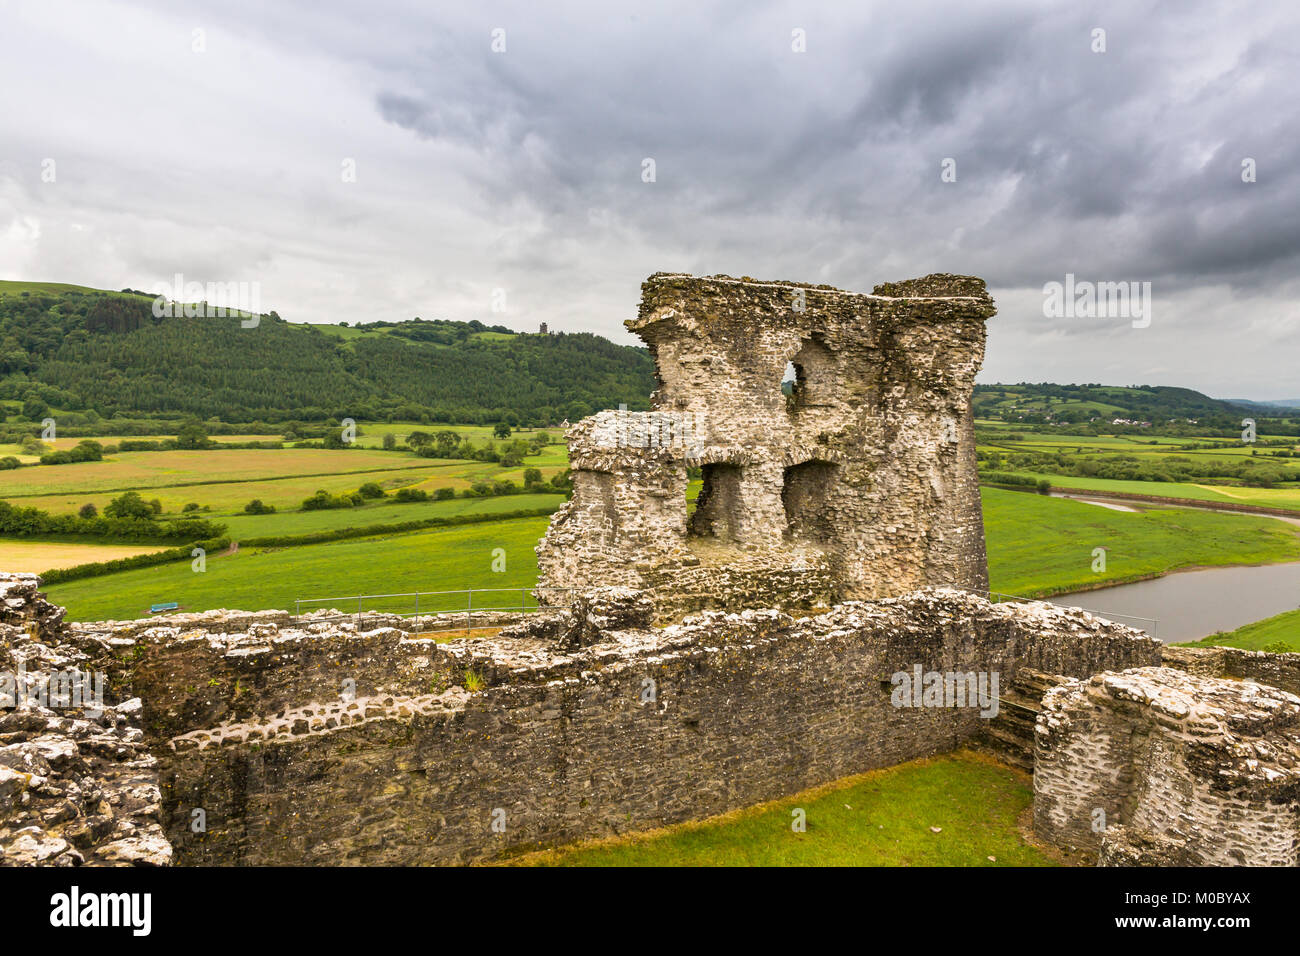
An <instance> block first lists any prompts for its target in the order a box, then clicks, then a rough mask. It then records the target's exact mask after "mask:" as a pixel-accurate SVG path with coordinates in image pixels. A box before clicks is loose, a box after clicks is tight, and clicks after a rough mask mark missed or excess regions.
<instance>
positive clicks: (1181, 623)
mask: <svg viewBox="0 0 1300 956" xmlns="http://www.w3.org/2000/svg"><path fill="white" fill-rule="evenodd" d="M1057 496H1059V497H1070V498H1075V499H1076V500H1080V501H1086V502H1087V503H1088V504H1095V505H1099V506H1101V507H1103V508H1112V509H1115V510H1121V511H1137V510H1145V508H1146V507H1149V506H1145V505H1140V506H1139V507H1137V508H1135V507H1134V503H1133V502H1130V501H1123V500H1116V499H1109V500H1106V499H1104V498H1103V497H1102V496H1100V495H1098V496H1095V497H1094V496H1089V497H1087V498H1084V497H1082V496H1076V495H1068V496H1067V495H1060V494H1059V493H1058V495H1057ZM1177 507H1194V506H1192V505H1179V506H1177ZM1199 510H1214V509H1199ZM1219 514H1249V512H1240V511H1236V512H1224V511H1220V512H1219ZM1253 517H1261V516H1259V515H1253ZM1262 517H1271V516H1268V515H1264V516H1262ZM1276 520H1278V521H1285V522H1287V523H1288V524H1297V525H1300V519H1297V518H1280V517H1279V518H1277V519H1276ZM1047 600H1049V601H1051V603H1053V604H1060V605H1062V606H1064V607H1081V608H1084V609H1085V610H1088V611H1094V612H1096V613H1097V614H1098V615H1099V616H1101V617H1107V616H1112V617H1113V618H1114V620H1116V621H1118V622H1120V623H1122V624H1129V625H1131V626H1133V627H1139V628H1142V629H1143V630H1145V631H1146V632H1147V633H1148V634H1150V635H1151V636H1152V637H1154V638H1156V639H1158V640H1160V641H1164V642H1165V643H1167V644H1176V643H1178V642H1180V641H1195V640H1199V639H1200V638H1202V637H1208V636H1209V635H1211V634H1213V633H1215V632H1216V631H1231V630H1235V629H1236V628H1238V627H1241V626H1242V625H1243V624H1250V623H1251V622H1253V621H1258V620H1260V619H1262V618H1266V617H1272V616H1273V615H1274V614H1281V613H1282V612H1283V611H1293V610H1295V609H1297V608H1300V561H1291V562H1287V563H1285V564H1260V565H1236V566H1232V567H1225V568H1203V569H1200V570H1196V571H1178V572H1175V573H1173V574H1167V575H1165V576H1164V577H1162V578H1153V579H1151V580H1149V581H1137V582H1135V583H1133V584H1117V585H1115V586H1113V587H1108V588H1100V589H1098V590H1096V591H1076V592H1074V593H1073V594H1058V595H1057V596H1056V597H1053V598H1048V599H1047Z"/></svg>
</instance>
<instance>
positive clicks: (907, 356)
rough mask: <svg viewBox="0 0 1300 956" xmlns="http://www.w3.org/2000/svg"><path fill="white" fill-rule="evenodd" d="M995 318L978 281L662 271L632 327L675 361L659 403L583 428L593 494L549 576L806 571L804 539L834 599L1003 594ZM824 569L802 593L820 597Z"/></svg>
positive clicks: (557, 525) (572, 520)
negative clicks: (989, 418)
mask: <svg viewBox="0 0 1300 956" xmlns="http://www.w3.org/2000/svg"><path fill="white" fill-rule="evenodd" d="M993 312H994V309H993V303H992V299H991V298H990V297H989V296H988V294H987V292H986V291H985V288H984V283H983V282H982V281H981V280H979V279H975V278H971V277H966V276H947V275H935V276H928V277H926V278H924V279H917V280H912V281H910V282H904V283H893V284H889V285H885V286H879V287H877V289H876V290H875V292H874V293H873V294H871V295H865V294H859V293H850V292H844V291H841V290H838V289H832V288H830V287H827V286H811V285H805V284H799V283H793V282H757V281H754V280H750V279H732V278H728V277H726V276H715V277H712V278H695V277H691V276H684V275H672V274H664V273H659V274H656V275H654V276H651V277H650V278H649V279H648V280H647V281H646V282H645V283H644V285H643V286H642V300H641V308H640V312H639V314H638V316H637V318H636V319H633V320H629V321H628V323H627V325H628V327H629V328H630V329H632V330H633V331H635V332H636V333H637V334H638V335H640V336H641V337H642V338H643V339H644V340H645V342H646V344H647V345H648V346H649V348H650V350H651V352H652V353H653V355H654V357H655V364H656V369H657V375H658V382H659V385H658V388H657V390H656V392H655V394H654V396H653V398H652V402H653V406H654V411H652V412H648V413H627V412H603V413H600V414H599V415H596V416H593V417H592V418H589V419H585V420H584V421H583V422H580V423H579V424H578V425H577V426H575V427H574V428H573V429H571V430H570V433H569V436H568V438H569V446H570V456H571V464H572V467H573V476H574V495H573V499H572V500H571V501H570V502H568V503H567V504H566V505H565V506H564V507H563V508H562V509H561V510H560V511H559V512H557V513H556V515H555V516H554V517H553V519H552V522H551V527H550V530H549V531H548V533H547V536H546V538H545V539H544V540H543V542H542V543H541V545H539V547H538V562H539V568H540V570H541V580H542V583H543V584H545V585H550V586H553V587H566V588H578V589H581V588H586V587H591V586H602V585H622V586H632V587H638V586H643V585H644V584H645V578H646V575H647V574H648V573H653V572H655V571H661V572H664V573H667V572H671V571H672V570H673V569H675V568H688V567H692V566H696V565H700V564H703V565H705V566H711V567H721V566H726V565H727V564H729V563H731V562H732V561H741V560H743V561H744V562H747V563H749V564H750V565H753V564H756V563H762V562H766V563H767V564H768V565H769V566H770V567H771V568H773V569H784V571H785V572H786V573H787V575H792V576H797V575H795V571H794V570H793V568H794V567H797V568H799V569H815V568H816V566H817V564H818V563H819V562H817V561H815V560H814V561H810V560H806V559H803V560H799V561H797V562H795V564H794V565H792V564H791V560H790V548H791V546H792V545H795V546H803V547H805V548H811V549H815V550H817V551H820V552H821V553H822V555H823V560H822V562H821V563H823V564H824V565H825V571H824V572H820V573H822V574H823V576H825V575H829V580H830V581H831V583H832V584H833V593H832V594H831V595H830V598H831V600H832V601H834V600H843V599H866V598H876V597H886V596H890V595H896V594H901V593H904V592H906V591H909V590H912V589H914V588H916V587H921V586H925V585H928V584H955V585H959V586H964V587H971V588H976V589H982V588H986V587H987V570H986V560H985V554H984V537H983V525H982V518H981V514H980V506H979V488H978V481H977V476H976V470H975V460H974V454H975V452H974V448H975V445H974V427H973V421H972V418H971V414H970V394H971V389H972V387H973V385H974V379H975V374H976V372H977V371H978V369H979V366H980V362H981V361H982V358H983V351H984V323H985V320H986V319H987V318H988V317H989V316H991V315H992V314H993ZM787 363H793V365H794V366H795V371H796V380H795V385H794V391H793V394H792V395H791V396H788V397H787V396H786V395H784V394H783V393H782V389H781V381H782V377H783V375H784V373H785V370H786V366H787ZM695 466H698V467H700V468H701V469H702V471H703V476H704V480H703V488H702V490H701V492H700V496H699V498H698V502H697V506H696V512H695V515H694V517H693V518H692V519H691V520H690V521H689V522H688V521H687V506H686V502H685V497H684V496H685V488H686V470H687V468H688V467H695ZM701 544H710V545H716V546H718V547H714V548H712V549H710V548H703V549H702V548H701V547H700V545H701ZM701 550H703V551H704V552H705V553H704V554H701ZM728 552H730V554H728ZM817 573H819V572H814V577H813V578H812V579H810V580H808V581H805V582H802V583H801V584H799V585H797V586H795V587H794V588H793V591H795V592H799V593H803V592H812V591H816V590H817V589H818V588H819V587H820V581H819V580H818V579H817V577H816V574H817ZM780 598H781V596H780V595H778V596H777V600H778V601H779V600H780Z"/></svg>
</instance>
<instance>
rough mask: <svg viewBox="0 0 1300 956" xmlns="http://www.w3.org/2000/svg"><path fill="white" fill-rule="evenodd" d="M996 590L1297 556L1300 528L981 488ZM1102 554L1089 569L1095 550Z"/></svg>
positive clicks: (1028, 592) (1087, 583) (1049, 590)
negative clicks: (1100, 568)
mask: <svg viewBox="0 0 1300 956" xmlns="http://www.w3.org/2000/svg"><path fill="white" fill-rule="evenodd" d="M982 497H983V501H984V537H985V540H986V542H987V544H988V555H989V578H990V586H991V587H992V589H993V590H995V591H1002V592H1005V593H1008V594H1018V595H1023V596H1026V597H1046V596H1049V595H1052V594H1060V593H1063V592H1067V591H1074V590H1080V589H1085V588H1092V587H1098V586H1100V585H1101V584H1103V583H1107V584H1115V583H1119V582H1122V581H1133V580H1138V579H1140V578H1144V577H1150V576H1154V575H1159V574H1164V573H1166V572H1168V571H1174V570H1177V569H1179V568H1188V567H1198V566H1212V565H1227V564H1268V563H1271V562H1274V561H1294V560H1298V559H1300V529H1298V528H1296V527H1294V526H1293V525H1289V524H1287V523H1286V522H1283V521H1279V520H1277V519H1276V518H1268V517H1264V516H1260V517H1255V516H1253V515H1252V516H1246V515H1232V514H1217V513H1215V512H1212V511H1192V510H1188V509H1183V508H1159V509H1154V510H1151V511H1145V512H1127V511H1113V510H1111V509H1109V508H1102V507H1099V506H1097V505H1090V504H1086V503H1084V502H1081V501H1071V500H1069V499H1066V498H1050V497H1048V496H1046V495H1036V494H1031V493H1027V492H1020V491H1003V490H1001V489H998V488H985V489H983V495H982ZM1095 548H1104V549H1105V550H1106V570H1105V571H1104V572H1094V571H1093V570H1092V566H1093V560H1094V556H1093V550H1094V549H1095Z"/></svg>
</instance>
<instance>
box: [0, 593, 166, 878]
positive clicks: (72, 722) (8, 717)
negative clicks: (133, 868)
mask: <svg viewBox="0 0 1300 956" xmlns="http://www.w3.org/2000/svg"><path fill="white" fill-rule="evenodd" d="M62 619H63V609H62V608H59V607H55V606H54V605H52V604H50V603H48V602H47V601H46V600H45V599H44V597H43V596H42V595H40V594H39V592H38V591H37V578H36V576H35V575H31V574H5V573H0V681H3V682H4V688H3V689H4V692H5V694H6V695H7V699H6V701H5V703H6V705H16V706H2V707H0V866H25V865H26V866H31V865H40V866H77V865H81V864H101V865H155V866H162V865H167V864H169V863H170V862H171V860H172V847H171V843H170V842H169V841H168V840H167V837H166V836H165V835H164V833H163V829H162V827H161V826H160V825H159V821H160V819H161V816H162V794H161V791H160V790H159V787H158V769H157V760H156V759H155V758H154V757H153V756H152V755H151V754H150V752H149V750H148V747H147V745H146V742H145V735H144V733H143V731H142V730H140V729H139V727H137V726H133V723H134V722H135V721H136V720H137V718H138V715H139V711H140V701H139V700H129V701H125V702H122V703H120V704H118V705H117V706H112V705H111V704H110V703H108V702H107V700H106V701H105V703H106V706H104V707H103V708H102V710H101V708H99V707H98V706H96V705H95V702H94V701H93V699H92V700H88V701H86V702H85V703H86V704H88V705H89V706H70V705H69V704H70V703H71V701H70V700H69V699H68V698H60V697H58V696H57V695H58V693H59V684H58V683H57V682H56V683H54V684H53V685H51V684H50V683H49V681H50V676H51V675H54V674H59V673H63V674H66V673H68V671H69V669H71V668H76V669H77V670H78V671H83V672H84V671H88V670H90V669H91V667H92V666H93V665H92V659H93V656H94V654H95V652H97V651H102V650H104V648H101V647H95V646H94V645H93V644H92V645H90V646H87V645H84V644H82V643H81V642H76V641H71V642H66V643H65V642H63V640H62V638H63V637H64V636H65V635H64V634H63V630H62V628H61V621H62ZM88 651H89V653H88ZM42 685H44V686H45V688H46V692H45V694H44V695H41V694H40V691H41V687H42ZM51 686H53V688H54V689H55V693H56V697H55V698H54V699H50V697H49V696H48V688H50V687H51ZM20 687H21V689H22V690H25V691H26V692H27V695H28V696H26V698H25V699H23V700H19V699H18V698H19V697H20V695H21V693H20ZM10 697H11V698H13V699H12V700H10V699H8V698H10ZM105 697H107V694H105ZM42 701H44V703H42ZM46 703H48V704H50V706H45V704H46Z"/></svg>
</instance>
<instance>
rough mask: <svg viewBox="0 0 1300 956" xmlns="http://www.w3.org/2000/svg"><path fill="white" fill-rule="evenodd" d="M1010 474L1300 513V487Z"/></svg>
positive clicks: (1078, 485) (1055, 484)
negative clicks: (1256, 486) (1255, 486)
mask: <svg viewBox="0 0 1300 956" xmlns="http://www.w3.org/2000/svg"><path fill="white" fill-rule="evenodd" d="M1007 473H1008V474H1015V475H1022V476H1024V477H1027V478H1033V479H1035V480H1036V481H1037V480H1046V481H1048V482H1050V483H1051V484H1052V486H1053V487H1056V488H1079V489H1082V490H1085V491H1119V492H1124V493H1126V494H1138V495H1157V496H1159V497H1162V498H1187V499H1190V500H1192V501H1214V502H1219V503H1221V504H1228V505H1233V504H1236V505H1261V506H1263V507H1266V508H1288V509H1292V510H1295V511H1300V487H1294V486H1286V487H1280V488H1247V487H1243V486H1240V485H1211V484H1201V483H1192V482H1177V481H1124V480H1120V479H1113V478H1087V477H1082V476H1076V475H1056V474H1049V473H1048V472H1039V471H1024V470H1021V469H1008V470H1007Z"/></svg>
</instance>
